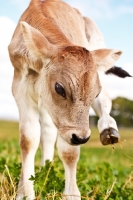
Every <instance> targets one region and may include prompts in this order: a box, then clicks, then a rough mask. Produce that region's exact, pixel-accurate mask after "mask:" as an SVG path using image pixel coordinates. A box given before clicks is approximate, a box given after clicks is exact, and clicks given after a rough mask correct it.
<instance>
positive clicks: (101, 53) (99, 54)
mask: <svg viewBox="0 0 133 200" xmlns="http://www.w3.org/2000/svg"><path fill="white" fill-rule="evenodd" d="M91 54H92V57H93V60H94V62H95V63H96V65H97V68H98V70H104V71H107V70H109V69H110V68H112V67H113V66H114V63H115V62H116V61H117V60H118V58H119V57H120V55H121V54H122V51H121V50H116V49H98V50H95V51H91Z"/></svg>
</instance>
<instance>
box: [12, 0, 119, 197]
mask: <svg viewBox="0 0 133 200" xmlns="http://www.w3.org/2000/svg"><path fill="white" fill-rule="evenodd" d="M9 55H10V59H11V62H12V65H13V66H14V78H13V83H12V92H13V95H14V98H15V100H16V103H17V106H18V110H19V116H20V123H19V129H20V147H21V154H22V172H21V178H20V182H19V186H18V194H17V197H16V199H17V200H22V199H23V197H24V196H27V199H28V200H33V199H34V198H35V196H34V191H33V183H32V181H30V180H29V178H30V176H31V175H33V176H34V157H35V153H36V151H37V148H38V146H39V144H41V147H42V165H44V164H45V161H46V160H47V159H49V160H52V159H53V155H54V144H55V141H56V138H57V148H58V152H59V156H60V158H61V160H62V162H63V164H64V168H65V190H64V194H66V195H67V196H66V197H65V199H67V200H80V192H79V190H78V187H77V184H76V165H77V161H78V159H79V154H80V146H79V145H80V144H83V143H85V142H87V141H88V140H89V138H90V133H91V132H90V129H89V120H88V115H89V109H90V106H92V107H93V109H94V110H95V112H96V113H97V115H98V116H99V118H100V119H99V122H98V129H99V133H100V138H101V142H102V143H103V144H104V145H106V144H111V143H117V142H118V140H119V134H118V129H117V125H116V123H115V121H114V119H113V118H111V117H110V115H109V113H110V109H111V101H110V98H109V97H108V95H107V93H106V92H105V89H104V87H103V86H101V81H100V79H99V75H98V71H99V69H102V71H103V72H105V71H107V70H109V69H110V68H111V67H112V66H113V65H114V63H115V61H116V60H117V59H118V58H119V56H120V55H121V51H120V50H111V49H106V48H105V44H104V40H103V37H102V34H101V33H100V31H99V30H98V28H97V26H96V24H95V23H94V22H93V21H92V20H91V19H89V18H85V17H83V16H82V15H81V14H80V12H79V11H78V10H76V9H74V8H72V7H70V6H69V5H68V4H66V3H64V2H62V1H61V0H45V1H41V0H32V1H31V3H30V5H29V7H28V8H27V9H26V11H25V12H24V13H23V15H22V16H21V18H20V20H19V23H18V25H17V27H16V30H15V32H14V34H13V37H12V40H11V43H10V45H9Z"/></svg>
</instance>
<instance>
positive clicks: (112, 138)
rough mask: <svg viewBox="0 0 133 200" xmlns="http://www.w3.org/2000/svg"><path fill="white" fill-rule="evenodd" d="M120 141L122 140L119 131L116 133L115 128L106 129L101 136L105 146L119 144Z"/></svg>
mask: <svg viewBox="0 0 133 200" xmlns="http://www.w3.org/2000/svg"><path fill="white" fill-rule="evenodd" d="M119 140H120V135H119V133H118V131H116V130H115V129H113V128H108V129H105V130H104V131H103V132H102V133H101V134H100V141H101V143H102V144H103V145H108V144H114V143H118V142H119Z"/></svg>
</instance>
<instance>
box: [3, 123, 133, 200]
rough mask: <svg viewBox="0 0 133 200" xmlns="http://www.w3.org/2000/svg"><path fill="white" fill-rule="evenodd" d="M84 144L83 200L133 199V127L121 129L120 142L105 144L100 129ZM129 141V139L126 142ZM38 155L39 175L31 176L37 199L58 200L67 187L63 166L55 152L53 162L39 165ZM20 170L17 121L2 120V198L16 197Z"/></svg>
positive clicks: (81, 165)
mask: <svg viewBox="0 0 133 200" xmlns="http://www.w3.org/2000/svg"><path fill="white" fill-rule="evenodd" d="M91 130H92V136H91V139H90V141H89V142H88V143H87V144H86V145H84V146H82V147H81V156H80V160H79V162H78V166H77V183H78V187H79V189H80V191H81V195H82V199H86V200H106V199H109V200H114V199H115V200H133V128H128V129H120V130H119V131H120V135H121V143H120V144H116V145H114V146H113V147H112V146H102V145H101V143H100V141H99V135H98V131H97V128H92V129H91ZM125 140H126V141H125ZM40 157H41V152H40V150H38V152H37V155H36V162H35V165H36V175H35V177H31V180H33V181H34V188H35V192H36V196H37V200H49V199H50V200H54V199H55V200H59V199H61V193H62V192H63V188H64V181H65V180H64V169H63V165H62V163H61V161H60V160H59V158H58V155H57V152H55V159H54V162H52V163H49V162H47V164H46V166H45V167H42V168H40ZM20 170H21V158H20V149H19V134H18V123H17V122H8V121H7V122H6V121H0V199H1V200H15V195H16V192H17V184H18V181H19V176H20Z"/></svg>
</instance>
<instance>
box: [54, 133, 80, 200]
mask: <svg viewBox="0 0 133 200" xmlns="http://www.w3.org/2000/svg"><path fill="white" fill-rule="evenodd" d="M57 148H58V154H59V157H60V159H61V160H62V162H63V165H64V168H65V190H64V195H63V200H80V199H81V197H80V192H79V189H78V187H77V183H76V166H77V162H78V159H79V154H80V146H71V145H69V144H68V143H67V142H65V141H64V140H63V139H62V138H61V137H60V136H58V139H57Z"/></svg>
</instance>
